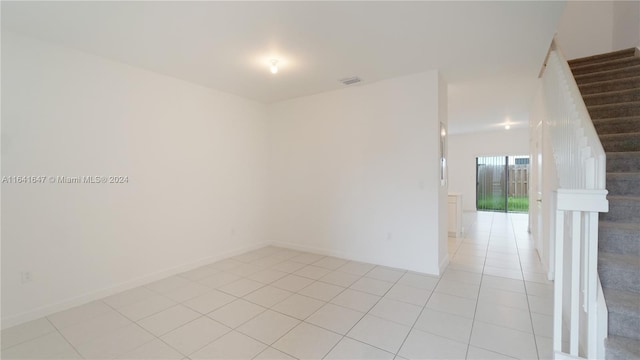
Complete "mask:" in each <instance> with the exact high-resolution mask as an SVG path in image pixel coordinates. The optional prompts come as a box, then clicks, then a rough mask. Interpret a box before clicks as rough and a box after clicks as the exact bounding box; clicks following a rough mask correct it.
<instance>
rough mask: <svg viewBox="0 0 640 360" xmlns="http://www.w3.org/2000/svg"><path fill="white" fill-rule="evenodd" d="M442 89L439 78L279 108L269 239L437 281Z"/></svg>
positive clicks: (410, 79) (273, 130)
mask: <svg viewBox="0 0 640 360" xmlns="http://www.w3.org/2000/svg"><path fill="white" fill-rule="evenodd" d="M443 89H444V87H443V86H442V84H440V81H439V75H438V72H436V71H432V72H428V73H423V74H417V75H412V76H407V77H401V78H394V79H390V80H385V81H381V82H377V83H373V84H369V85H362V86H354V87H350V88H347V89H344V90H339V91H333V92H328V93H323V94H319V95H314V96H309V97H303V98H298V99H294V100H290V101H285V102H282V103H278V104H274V105H272V106H271V107H270V108H269V118H270V125H269V132H270V145H271V151H270V157H271V158H270V166H271V168H270V179H271V181H270V187H269V194H270V196H271V197H270V201H269V209H270V220H271V226H270V239H271V240H272V241H275V242H278V243H282V244H285V245H288V246H292V247H297V248H303V249H309V250H314V251H319V252H324V253H330V254H334V255H339V256H343V257H346V258H350V259H355V260H361V261H368V262H373V263H378V264H383V265H387V266H393V267H401V268H406V269H410V270H415V271H420V272H426V273H432V274H437V273H438V272H439V269H438V264H439V263H440V262H446V258H445V259H440V258H439V256H440V255H439V251H440V249H439V246H441V244H442V243H443V244H444V246H445V253H446V213H447V212H446V210H445V211H444V212H441V211H440V210H439V209H440V204H439V203H440V201H441V195H440V192H439V191H437V189H439V187H440V181H439V170H438V169H439V168H438V166H439V165H438V164H439V162H438V146H439V145H438V144H439V142H438V141H439V117H440V116H446V112H441V109H440V108H442V104H441V103H439V99H442V98H441V96H446V91H443ZM443 93H444V95H443ZM439 94H440V95H439ZM443 120H444V121H445V122H446V119H443ZM444 192H445V193H446V188H445V190H444ZM444 201H445V204H444V206H446V198H444ZM441 216H444V217H445V218H444V219H443V218H442V217H441ZM443 223H444V224H445V226H442V224H443ZM440 228H444V229H442V231H441V229H440ZM443 234H444V238H441V237H442V235H443Z"/></svg>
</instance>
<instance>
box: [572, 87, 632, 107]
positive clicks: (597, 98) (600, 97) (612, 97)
mask: <svg viewBox="0 0 640 360" xmlns="http://www.w3.org/2000/svg"><path fill="white" fill-rule="evenodd" d="M582 98H583V99H584V103H585V104H586V105H587V106H593V105H605V104H616V103H626V102H633V101H640V88H636V89H628V90H620V91H608V92H603V93H597V94H591V95H583V97H582Z"/></svg>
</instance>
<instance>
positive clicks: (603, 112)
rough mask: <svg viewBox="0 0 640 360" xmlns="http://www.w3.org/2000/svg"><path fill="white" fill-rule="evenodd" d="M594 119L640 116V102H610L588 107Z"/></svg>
mask: <svg viewBox="0 0 640 360" xmlns="http://www.w3.org/2000/svg"><path fill="white" fill-rule="evenodd" d="M587 109H588V110H589V115H591V118H592V119H607V118H617V117H627V116H640V103H631V104H610V105H604V106H597V107H588V108H587Z"/></svg>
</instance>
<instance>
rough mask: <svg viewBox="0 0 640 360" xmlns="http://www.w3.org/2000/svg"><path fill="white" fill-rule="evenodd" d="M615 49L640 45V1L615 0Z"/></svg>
mask: <svg viewBox="0 0 640 360" xmlns="http://www.w3.org/2000/svg"><path fill="white" fill-rule="evenodd" d="M612 45H613V49H614V50H619V49H626V48H630V47H637V46H640V1H637V0H636V1H614V3H613V44H612Z"/></svg>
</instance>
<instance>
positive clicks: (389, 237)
mask: <svg viewBox="0 0 640 360" xmlns="http://www.w3.org/2000/svg"><path fill="white" fill-rule="evenodd" d="M391 237H392V236H391V233H387V241H391Z"/></svg>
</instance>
